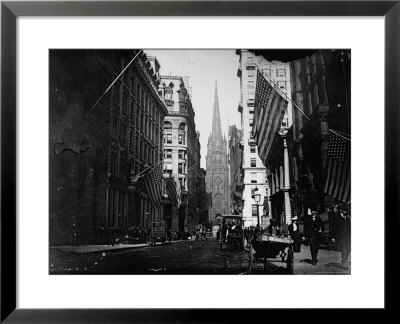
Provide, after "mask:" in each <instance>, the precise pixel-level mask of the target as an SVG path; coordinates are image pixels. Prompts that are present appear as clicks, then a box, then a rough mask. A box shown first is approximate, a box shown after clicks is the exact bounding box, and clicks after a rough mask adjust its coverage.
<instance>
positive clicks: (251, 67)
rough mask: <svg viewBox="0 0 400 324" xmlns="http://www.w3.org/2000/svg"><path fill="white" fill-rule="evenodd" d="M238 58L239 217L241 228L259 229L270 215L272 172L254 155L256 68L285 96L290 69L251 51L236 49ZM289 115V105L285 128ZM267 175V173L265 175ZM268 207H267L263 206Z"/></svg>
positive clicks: (287, 89) (289, 89)
mask: <svg viewBox="0 0 400 324" xmlns="http://www.w3.org/2000/svg"><path fill="white" fill-rule="evenodd" d="M236 54H237V55H239V57H240V59H239V68H238V74H237V75H238V77H239V78H240V89H241V102H240V103H239V108H238V111H239V112H240V113H241V121H242V130H243V170H244V188H243V200H244V205H243V218H244V221H245V226H256V225H257V222H258V221H260V226H262V227H265V226H267V225H268V224H269V219H270V217H271V214H270V213H269V210H270V202H268V199H269V198H270V196H272V195H273V194H274V193H271V192H270V191H269V186H268V182H267V178H266V177H267V174H268V175H270V176H273V172H274V171H273V170H268V171H267V168H266V167H265V164H264V163H265V161H261V159H260V157H259V155H258V148H257V145H256V142H255V140H254V137H253V133H252V131H253V123H254V105H255V91H256V82H257V68H258V69H259V70H260V71H261V72H262V73H263V74H264V75H265V76H266V77H267V78H269V79H273V80H274V82H276V84H277V86H278V87H279V88H280V89H281V90H282V91H284V92H287V93H288V94H290V93H291V88H290V87H291V83H290V66H289V64H287V63H282V62H279V61H272V62H270V61H268V60H266V59H265V58H264V57H263V56H262V55H256V53H255V52H254V51H250V50H244V49H241V50H237V51H236ZM291 119H292V113H291V106H290V105H289V109H288V113H287V114H286V115H285V117H284V120H283V126H284V127H288V125H289V124H290V123H291ZM267 172H268V173H267ZM255 190H256V191H257V193H259V194H261V197H260V202H259V204H258V205H257V204H256V203H255V201H254V199H253V194H254V192H255ZM266 204H268V206H265V205H266Z"/></svg>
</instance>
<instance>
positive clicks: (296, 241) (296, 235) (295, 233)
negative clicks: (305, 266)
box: [288, 216, 301, 252]
mask: <svg viewBox="0 0 400 324" xmlns="http://www.w3.org/2000/svg"><path fill="white" fill-rule="evenodd" d="M288 231H289V235H290V237H291V239H292V240H293V251H294V252H300V251H301V240H300V231H299V226H298V225H297V216H294V217H293V218H292V224H290V225H289V228H288Z"/></svg>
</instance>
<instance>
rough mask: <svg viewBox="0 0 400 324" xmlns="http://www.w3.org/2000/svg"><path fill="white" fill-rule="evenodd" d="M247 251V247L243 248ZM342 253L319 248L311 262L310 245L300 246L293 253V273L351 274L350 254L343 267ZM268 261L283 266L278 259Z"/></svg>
mask: <svg viewBox="0 0 400 324" xmlns="http://www.w3.org/2000/svg"><path fill="white" fill-rule="evenodd" d="M245 250H247V251H248V249H246V248H245ZM341 260H342V255H341V253H340V251H334V250H327V249H320V250H319V251H318V263H317V264H316V265H313V264H311V252H310V247H309V246H306V245H302V246H301V252H298V253H295V254H294V266H293V274H296V275H309V274H322V275H329V274H347V275H348V274H351V255H350V256H349V259H348V261H349V264H348V265H346V266H347V269H346V267H344V266H343V265H342V264H341ZM268 262H269V263H271V264H273V265H276V266H278V267H285V265H284V263H282V262H279V260H277V261H274V259H268Z"/></svg>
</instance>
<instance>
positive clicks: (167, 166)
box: [164, 162, 187, 174]
mask: <svg viewBox="0 0 400 324" xmlns="http://www.w3.org/2000/svg"><path fill="white" fill-rule="evenodd" d="M186 169H187V165H186V163H185V162H179V163H178V173H179V174H186V173H187V172H186ZM164 173H170V174H172V162H164Z"/></svg>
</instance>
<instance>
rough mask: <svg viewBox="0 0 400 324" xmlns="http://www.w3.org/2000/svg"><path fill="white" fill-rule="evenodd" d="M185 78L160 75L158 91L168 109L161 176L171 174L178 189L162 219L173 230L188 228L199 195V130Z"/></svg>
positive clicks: (194, 217)
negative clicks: (175, 199)
mask: <svg viewBox="0 0 400 324" xmlns="http://www.w3.org/2000/svg"><path fill="white" fill-rule="evenodd" d="M188 89H189V84H188V78H185V79H184V78H183V77H181V76H171V75H163V76H161V82H160V85H159V87H158V92H159V95H160V96H161V98H163V101H164V102H165V105H166V107H167V109H168V115H167V116H166V118H165V122H164V177H165V178H169V177H172V178H173V179H174V180H175V181H176V184H177V186H178V191H180V192H181V205H180V208H179V209H178V210H176V207H175V206H173V205H171V204H170V205H167V206H166V215H165V217H166V219H167V221H168V223H169V224H170V226H171V228H172V230H173V231H177V232H188V231H190V230H193V229H194V228H195V226H196V225H197V223H198V214H199V211H198V205H199V203H198V200H199V199H201V198H200V197H201V196H202V193H201V188H199V185H200V184H201V178H202V177H204V175H203V174H202V172H201V170H200V157H201V155H200V133H199V132H198V131H196V124H195V121H194V117H195V112H194V109H193V106H192V102H191V98H190V93H189V90H188Z"/></svg>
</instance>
